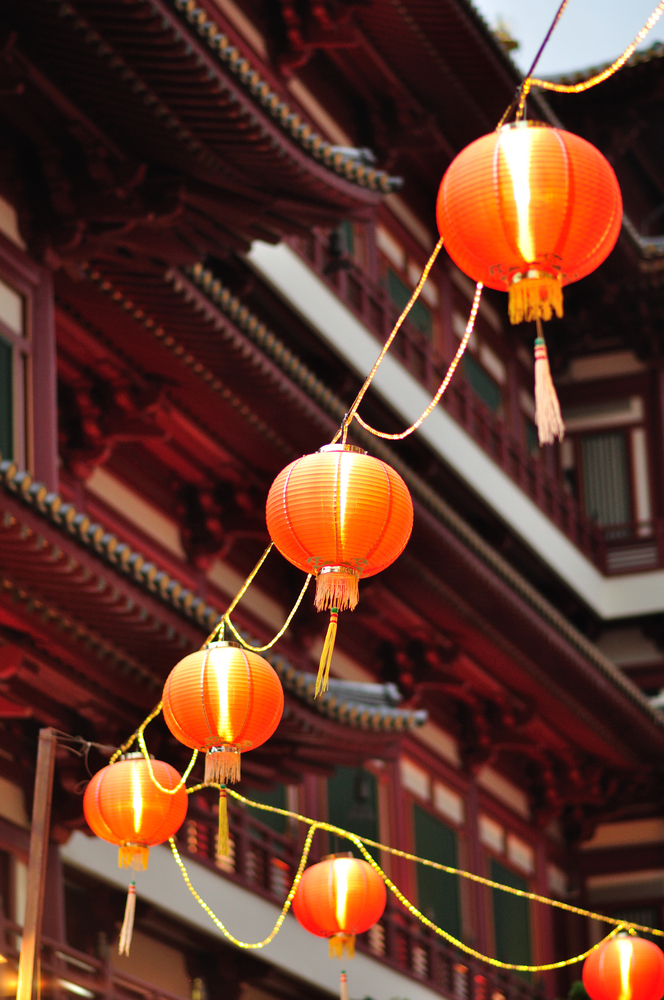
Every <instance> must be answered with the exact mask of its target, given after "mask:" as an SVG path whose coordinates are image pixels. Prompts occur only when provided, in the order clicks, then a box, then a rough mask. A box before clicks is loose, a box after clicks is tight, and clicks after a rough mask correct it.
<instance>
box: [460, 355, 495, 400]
mask: <svg viewBox="0 0 664 1000" xmlns="http://www.w3.org/2000/svg"><path fill="white" fill-rule="evenodd" d="M462 363H463V374H464V375H465V377H466V382H467V383H468V385H469V386H470V388H471V389H472V390H473V392H474V393H476V394H477V395H478V396H479V397H480V399H481V400H482V402H483V403H486V405H487V406H488V407H489V409H490V410H492V411H493V413H497V412H498V410H499V409H500V404H501V402H502V392H501V390H500V386H499V385H498V383H497V382H494V380H493V379H492V378H491V376H490V375H489V373H488V372H487V371H486V370H485V369H484V368H482V365H481V364H480V363H479V362H478V361H476V360H475V358H474V357H473V356H472V354H469V353H468V352H467V351H466V353H465V354H464V356H463V362H462Z"/></svg>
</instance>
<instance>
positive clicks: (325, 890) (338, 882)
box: [293, 854, 387, 958]
mask: <svg viewBox="0 0 664 1000" xmlns="http://www.w3.org/2000/svg"><path fill="white" fill-rule="evenodd" d="M386 902H387V896H386V892H385V883H384V882H383V880H382V878H381V877H380V875H379V874H378V872H377V871H375V869H373V868H372V867H371V865H370V864H368V862H366V861H361V860H360V859H358V858H353V857H352V856H351V855H335V854H332V855H330V857H328V858H326V859H325V860H323V861H321V862H320V863H319V864H317V865H312V866H311V868H307V869H306V871H305V872H304V875H303V876H302V878H301V880H300V884H299V885H298V887H297V892H296V894H295V896H294V898H293V913H294V914H295V917H296V919H297V920H298V922H299V923H300V924H302V926H303V927H304V929H305V930H307V931H309V932H310V933H311V934H315V935H316V936H317V937H326V938H329V939H330V957H331V958H335V957H336V958H341V956H342V953H343V949H344V946H345V947H346V950H347V952H348V955H349V956H350V957H351V958H352V957H353V954H354V952H355V935H356V934H362V932H363V931H368V930H369V928H370V927H373V925H374V924H375V923H376V921H377V920H380V918H381V917H382V915H383V911H384V909H385V903H386Z"/></svg>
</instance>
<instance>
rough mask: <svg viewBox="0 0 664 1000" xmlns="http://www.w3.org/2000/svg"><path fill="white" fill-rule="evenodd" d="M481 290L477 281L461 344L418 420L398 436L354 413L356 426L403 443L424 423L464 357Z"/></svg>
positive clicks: (481, 287) (473, 327)
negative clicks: (381, 429) (377, 427)
mask: <svg viewBox="0 0 664 1000" xmlns="http://www.w3.org/2000/svg"><path fill="white" fill-rule="evenodd" d="M483 289H484V285H483V284H482V283H481V282H479V281H478V283H477V285H476V286H475V295H474V298H473V304H472V306H471V309H470V316H469V317H468V322H467V324H466V330H465V333H464V335H463V338H462V340H461V343H460V344H459V346H458V348H457V352H456V354H455V355H454V358H453V359H452V362H451V364H450V366H449V368H448V369H447V374H446V375H445V378H444V379H443V381H442V382H441V383H440V386H439V387H438V391H437V393H436V395H435V396H434V397H433V399H432V400H431V402H430V403H429V405H428V406H427V408H426V410H425V411H424V413H423V414H422V415H421V416H420V417H418V419H417V420H416V421H415V423H414V424H411V426H410V427H409V428H408V429H407V430H405V431H401V433H400V434H385V433H384V432H383V431H378V430H376V428H375V427H370V426H369V424H368V423H366V421H364V420H363V419H362V417H361V416H360V415H359V413H355V414H354V417H355V420H357V422H358V424H359V425H360V426H361V427H364V429H365V430H366V431H369V433H370V434H373V435H374V436H375V437H379V438H383V439H385V440H387V441H403V439H404V438H406V437H408V435H409V434H412V433H413V432H414V431H416V430H417V429H418V427H420V426H421V425H422V424H423V423H424V421H425V420H426V418H427V417H428V416H429V414H430V413H431V411H432V410H433V409H434V407H436V406H437V405H438V403H439V402H440V399H441V397H442V395H443V393H444V392H445V390H446V389H447V387H448V385H449V384H450V380H451V378H452V376H453V375H454V372H455V371H456V369H457V365H458V364H459V362H460V361H461V358H462V357H463V355H464V352H465V350H466V347H467V346H468V341H469V340H470V338H471V336H472V333H473V330H474V329H475V320H476V318H477V313H478V310H479V308H480V300H481V298H482V291H483Z"/></svg>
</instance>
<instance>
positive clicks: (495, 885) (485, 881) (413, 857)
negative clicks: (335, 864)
mask: <svg viewBox="0 0 664 1000" xmlns="http://www.w3.org/2000/svg"><path fill="white" fill-rule="evenodd" d="M219 787H220V786H219V785H218V784H217V783H215V782H208V783H206V782H201V784H198V785H193V786H192V787H191V788H188V789H187V794H189V795H193V794H194V793H195V792H199V791H201V790H202V789H203V788H219ZM227 792H228V794H229V795H232V796H233V798H234V799H237V800H238V802H241V803H242V804H243V805H246V806H251V808H252V809H261V810H263V812H271V813H276V814H277V815H279V816H285V817H287V818H288V819H294V820H297V822H298V823H305V824H307V825H308V826H309V828H311V827H312V826H315V827H316V828H317V829H319V830H324V831H325V832H326V833H333V834H335V835H336V836H338V837H343V838H345V839H347V840H350V841H352V842H353V843H354V844H355V845H356V846H357V848H358V850H360V851H365V850H366V847H363V845H368V846H369V847H375V848H377V849H378V850H380V851H385V852H386V853H387V854H391V855H393V856H394V857H397V858H403V859H404V860H405V861H413V862H415V863H416V864H421V865H425V866H426V867H428V868H435V869H437V870H438V871H442V872H446V873H447V874H448V875H458V876H460V877H461V878H465V879H469V880H470V881H471V882H478V883H479V884H480V885H485V886H488V888H490V889H500V890H501V892H507V893H509V894H510V895H512V896H520V897H521V898H522V899H530V900H532V901H533V902H535V903H543V904H544V905H546V906H553V907H555V908H556V909H559V910H566V911H567V912H568V913H575V914H577V915H578V916H581V917H589V918H591V919H593V920H600V921H602V922H603V923H606V924H613V925H614V926H615V928H616V931H619V930H623V929H625V928H626V929H627V930H632V929H633V930H637V931H644V932H645V933H648V934H655V935H657V936H658V937H664V931H662V930H658V929H657V928H653V927H648V926H646V925H645V924H637V923H635V922H633V921H631V920H624V919H618V918H616V917H608V916H607V915H606V914H605V913H595V912H594V911H593V910H584V909H582V907H580V906H574V905H573V904H572V903H564V902H562V900H559V899H550V898H549V897H548V896H540V895H538V894H537V893H535V892H527V891H526V890H524V889H513V888H512V886H509V885H503V884H502V883H501V882H494V881H493V880H492V879H489V878H485V877H484V876H483V875H476V874H475V873H474V872H468V871H465V870H464V869H463V868H453V867H452V866H451V865H443V864H441V863H440V862H438V861H429V860H428V859H427V858H420V857H418V855H417V854H410V853H408V851H401V850H399V849H398V848H396V847H390V846H389V845H387V844H381V843H380V842H379V841H377V840H371V839H370V838H369V837H360V836H359V835H358V834H355V833H351V832H350V831H349V830H344V829H343V827H340V826H334V825H333V824H332V823H326V822H324V821H323V820H315V819H312V818H311V817H310V816H303V815H302V814H301V813H297V812H293V811H292V810H290V809H281V808H280V807H279V806H269V805H266V804H265V803H263V802H254V801H252V799H248V798H246V797H245V796H244V795H241V794H240V792H237V791H235V790H234V789H232V788H228V789H227ZM369 858H371V856H370V855H369V857H368V858H367V860H368V861H369ZM369 863H370V864H371V865H372V867H374V868H375V869H376V871H378V872H379V873H380V874H381V877H383V878H387V876H385V874H384V873H383V872H382V869H381V868H380V866H379V865H378V864H377V862H374V860H373V858H371V860H370V862H369ZM601 943H602V942H600V944H601ZM583 957H584V956H581V958H583ZM578 961H580V959H578Z"/></svg>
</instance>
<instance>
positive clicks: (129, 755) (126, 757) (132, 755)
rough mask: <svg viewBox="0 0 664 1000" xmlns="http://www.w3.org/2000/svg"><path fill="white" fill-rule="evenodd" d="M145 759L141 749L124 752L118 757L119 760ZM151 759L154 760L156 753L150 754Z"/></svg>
mask: <svg viewBox="0 0 664 1000" xmlns="http://www.w3.org/2000/svg"><path fill="white" fill-rule="evenodd" d="M139 757H140V758H141V760H142V759H143V757H144V755H143V753H142V752H141V751H140V750H132V752H131V753H122V754H120V756H119V757H118V760H119V761H120V760H138V758H139ZM150 760H154V754H153V753H151V754H150Z"/></svg>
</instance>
